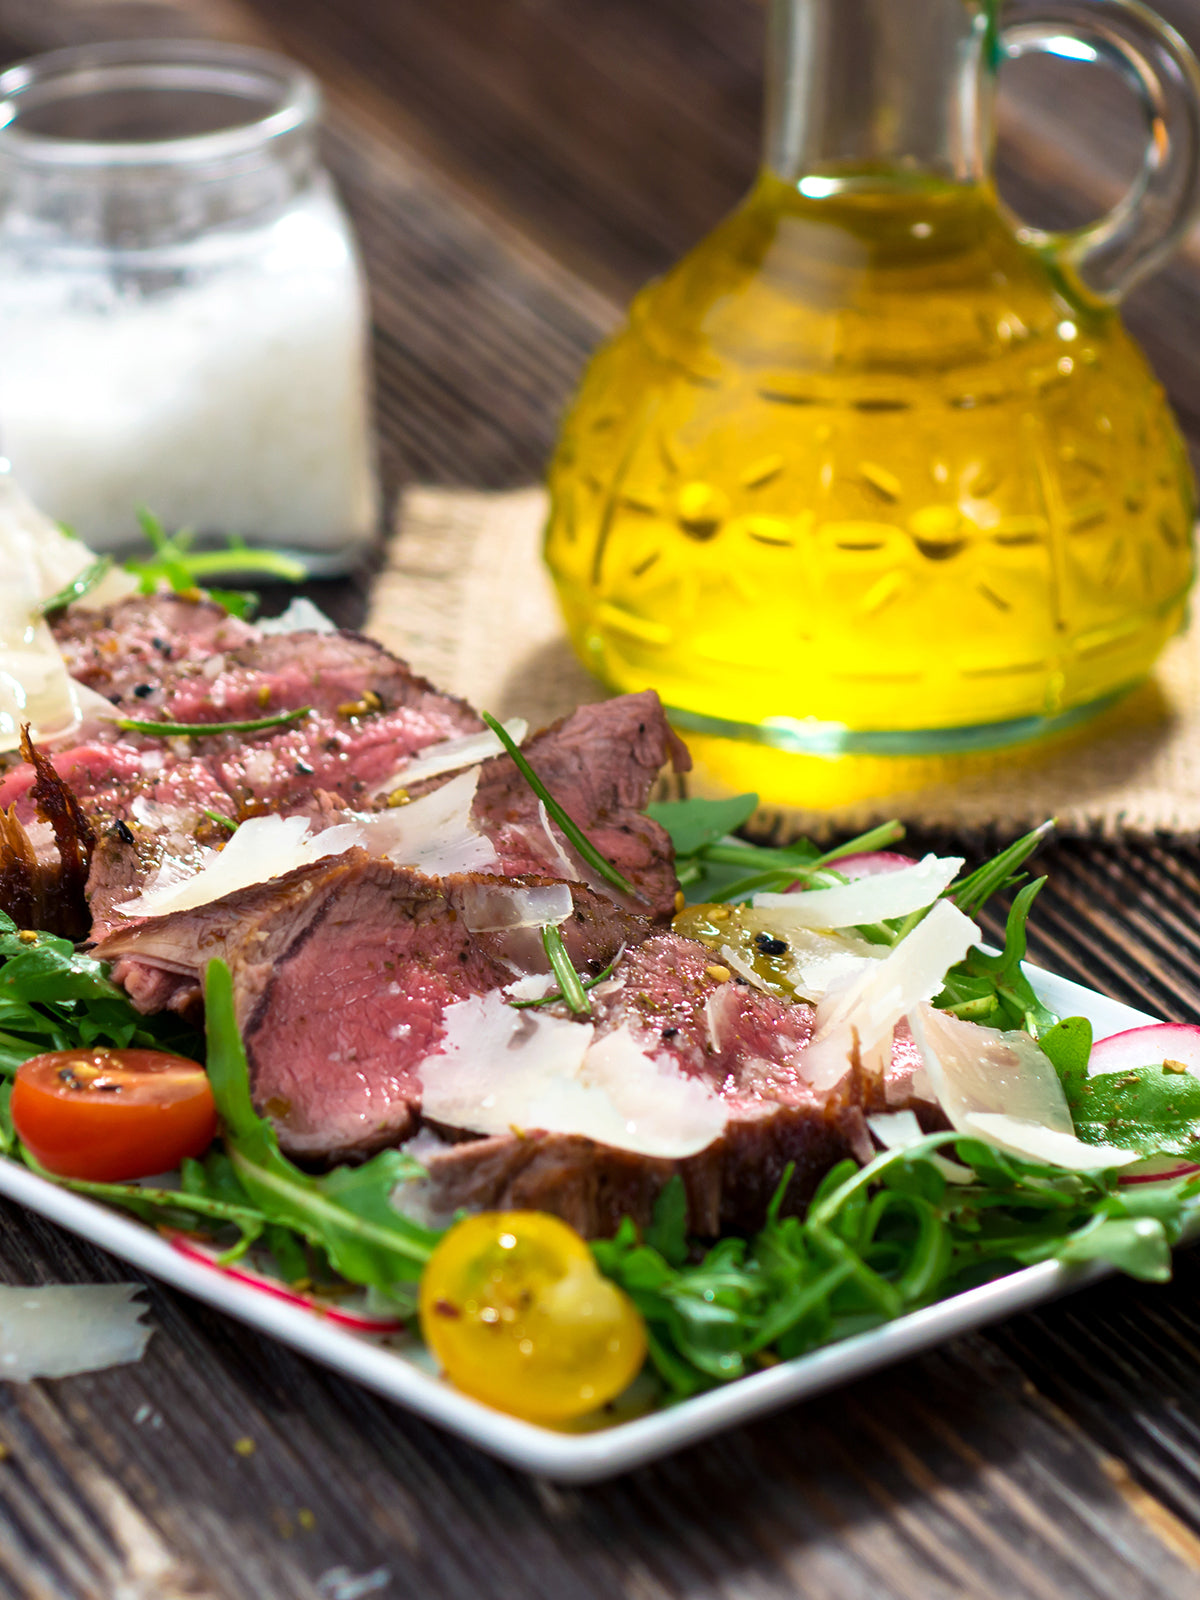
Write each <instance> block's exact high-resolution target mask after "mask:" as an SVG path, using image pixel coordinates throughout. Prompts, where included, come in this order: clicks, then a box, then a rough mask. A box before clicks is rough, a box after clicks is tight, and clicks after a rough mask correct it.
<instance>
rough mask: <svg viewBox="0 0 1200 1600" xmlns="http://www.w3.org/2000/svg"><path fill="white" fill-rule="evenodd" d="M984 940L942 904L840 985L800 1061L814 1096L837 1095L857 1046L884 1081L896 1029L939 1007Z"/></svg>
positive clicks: (822, 1007)
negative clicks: (949, 979)
mask: <svg viewBox="0 0 1200 1600" xmlns="http://www.w3.org/2000/svg"><path fill="white" fill-rule="evenodd" d="M897 876H898V874H897ZM876 881H879V880H876ZM797 898H799V896H797ZM978 938H979V929H978V928H977V927H976V926H975V924H974V923H973V922H972V921H971V919H970V917H967V916H964V915H963V913H962V912H961V911H960V910H959V909H958V907H957V906H954V905H951V903H950V902H949V901H948V900H939V901H938V903H937V904H936V905H935V906H934V907H933V909H932V911H930V913H929V915H928V916H927V917H926V918H925V919H924V920H923V921H922V922H920V923H918V924H917V926H916V927H915V928H914V929H913V930H912V932H911V933H910V934H909V935H908V936H907V937H906V938H904V939H902V940H901V941H900V943H899V944H897V945H894V946H893V947H892V949H891V950H890V951H889V952H888V954H887V955H886V956H885V957H884V959H883V960H882V961H878V962H873V963H872V964H871V965H870V966H867V967H864V969H863V970H862V971H861V972H860V973H858V974H857V975H854V976H852V977H850V978H849V979H847V980H845V981H843V982H842V983H840V984H835V985H833V986H832V987H831V988H830V989H829V992H828V993H827V994H826V996H825V998H824V999H823V1000H821V1001H820V1002H819V1004H818V1006H817V1015H816V1023H815V1028H814V1032H813V1038H812V1042H811V1043H810V1044H809V1046H808V1048H807V1049H806V1050H805V1051H804V1053H803V1055H802V1056H801V1057H800V1063H799V1066H800V1071H801V1073H802V1074H803V1075H804V1077H805V1078H806V1079H807V1081H808V1082H809V1083H810V1084H811V1085H812V1086H813V1088H814V1089H831V1088H832V1087H833V1086H834V1084H835V1083H838V1082H840V1080H841V1079H842V1078H843V1077H845V1075H846V1073H847V1071H848V1070H849V1068H850V1062H851V1057H852V1055H853V1051H854V1046H855V1041H856V1040H857V1043H858V1050H859V1057H860V1060H861V1062H862V1065H863V1067H864V1068H865V1069H866V1070H867V1071H868V1072H870V1073H873V1074H875V1075H876V1076H880V1077H881V1076H882V1075H883V1073H884V1071H885V1069H886V1067H887V1063H888V1060H889V1058H890V1055H891V1045H892V1033H893V1030H894V1029H895V1026H896V1024H897V1023H898V1022H899V1021H900V1019H901V1017H903V1016H904V1015H905V1014H906V1013H907V1012H909V1011H911V1010H912V1009H913V1007H914V1006H917V1005H919V1004H920V1003H921V1002H922V1001H924V1000H932V998H933V996H934V995H935V994H937V993H938V991H939V990H940V989H941V988H942V985H943V983H944V982H945V977H946V972H947V970H948V969H949V968H950V967H952V966H953V965H954V964H955V962H957V961H961V960H962V958H963V957H964V956H965V955H966V953H967V951H968V950H969V949H970V948H971V946H972V945H973V944H975V943H976V942H977V941H978Z"/></svg>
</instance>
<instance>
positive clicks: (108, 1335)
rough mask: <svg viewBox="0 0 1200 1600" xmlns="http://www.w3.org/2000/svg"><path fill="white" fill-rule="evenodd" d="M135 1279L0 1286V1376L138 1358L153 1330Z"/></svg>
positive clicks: (47, 1374)
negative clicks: (145, 1317)
mask: <svg viewBox="0 0 1200 1600" xmlns="http://www.w3.org/2000/svg"><path fill="white" fill-rule="evenodd" d="M141 1292H142V1285H141V1284H138V1283H94V1284H78V1283H72V1284H66V1283H56V1284H45V1285H39V1286H38V1287H36V1288H29V1289H20V1288H9V1287H0V1379H5V1378H7V1379H8V1380H9V1381H10V1382H14V1383H28V1382H29V1381H30V1379H32V1378H67V1377H70V1376H71V1374H72V1373H76V1372H101V1371H103V1370H104V1369H105V1368H106V1367H119V1366H123V1365H125V1364H126V1363H127V1362H130V1361H138V1360H140V1359H141V1357H142V1354H143V1352H144V1351H145V1349H146V1345H147V1344H148V1343H149V1341H150V1335H151V1334H152V1333H153V1331H154V1330H153V1328H150V1327H148V1326H147V1325H146V1324H145V1323H144V1322H143V1321H142V1320H141V1319H142V1317H143V1316H144V1315H145V1312H146V1307H145V1305H143V1304H142V1303H141V1302H140V1301H137V1300H135V1298H134V1296H135V1295H138V1294H140V1293H141Z"/></svg>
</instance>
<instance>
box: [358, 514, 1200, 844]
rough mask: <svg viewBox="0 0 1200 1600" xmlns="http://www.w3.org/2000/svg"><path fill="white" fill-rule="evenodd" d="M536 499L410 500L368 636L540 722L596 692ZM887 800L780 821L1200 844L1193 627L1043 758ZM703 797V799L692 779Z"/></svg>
mask: <svg viewBox="0 0 1200 1600" xmlns="http://www.w3.org/2000/svg"><path fill="white" fill-rule="evenodd" d="M544 514H545V498H544V495H543V492H542V491H541V490H540V489H522V490H517V491H514V492H510V493H504V494H483V493H474V492H466V491H459V490H433V489H413V490H410V491H409V492H408V493H407V494H406V495H405V496H404V498H403V500H402V502H401V506H400V512H399V518H398V525H397V528H396V531H395V533H394V534H393V536H392V538H391V540H390V542H389V546H388V549H387V553H386V561H385V566H384V569H383V571H382V572H381V574H380V576H379V578H378V579H377V581H376V585H375V588H374V590H373V593H372V600H371V607H370V613H369V617H368V621H367V631H368V632H370V633H372V634H373V635H374V636H375V637H376V638H378V639H379V640H381V641H382V642H383V643H385V644H386V645H387V646H388V647H389V648H390V649H392V650H394V651H395V652H396V654H397V655H400V656H403V657H404V658H405V659H406V660H407V661H409V662H411V663H412V665H413V666H414V667H416V668H417V670H418V671H420V672H423V673H425V674H426V675H427V676H428V677H430V678H431V679H432V680H433V681H434V682H435V683H436V684H438V686H439V687H441V688H445V689H449V690H452V691H454V692H455V693H457V694H461V695H463V696H464V697H465V698H466V699H467V700H469V701H470V702H471V703H472V704H473V705H475V706H480V707H485V708H486V709H487V710H489V711H492V712H493V713H495V714H496V715H497V716H501V717H505V716H513V715H518V714H519V715H521V716H524V717H526V718H528V720H529V721H530V722H531V723H532V724H533V725H534V726H535V727H536V726H539V725H541V724H543V723H546V722H550V721H552V720H553V719H554V718H555V717H559V716H562V715H563V714H564V713H565V712H567V711H570V710H571V709H572V708H573V707H574V706H576V705H578V704H579V703H580V702H581V701H585V700H597V699H601V698H602V697H603V696H604V694H605V692H606V691H605V690H604V688H603V686H602V685H601V684H599V683H598V682H597V681H596V679H594V678H593V677H592V676H591V675H590V674H589V673H588V672H586V671H585V670H584V668H583V667H581V666H580V665H579V663H578V662H577V661H576V659H575V657H574V656H573V655H572V653H571V650H570V647H569V645H568V644H567V641H566V637H565V635H564V633H563V627H562V622H561V619H560V616H559V612H558V606H557V602H556V600H555V596H554V591H553V589H552V586H551V584H550V580H549V578H548V577H547V576H546V573H545V571H544V569H543V567H542V564H541V558H540V537H541V529H542V522H543V518H544ZM897 770H898V772H899V773H900V775H901V776H900V781H899V782H898V783H897V784H896V786H895V787H894V788H892V790H891V792H890V793H887V794H883V795H881V796H880V797H879V798H878V799H875V800H871V801H869V802H860V803H858V804H855V805H853V806H849V807H843V808H841V809H839V810H835V811H828V810H820V811H818V810H814V809H813V808H811V807H806V806H805V804H804V801H803V796H797V804H796V805H795V807H794V809H792V810H790V811H789V812H788V813H787V816H786V819H785V820H786V822H787V823H788V824H791V825H792V826H794V827H798V828H805V829H807V830H809V831H812V832H815V833H817V834H824V833H827V832H829V831H830V830H831V829H834V828H836V829H839V830H840V829H855V830H857V829H858V828H861V827H867V826H869V825H870V824H871V823H872V822H875V821H879V820H881V819H883V818H887V817H893V816H898V817H900V818H901V819H903V820H904V821H906V822H910V823H914V824H918V825H925V826H928V827H930V828H952V829H959V830H962V829H966V830H972V831H974V830H988V831H990V830H992V829H993V828H994V829H997V830H1000V831H1004V832H1009V831H1014V830H1016V829H1020V828H1023V827H1029V826H1033V825H1035V824H1036V823H1038V822H1041V821H1042V820H1044V819H1045V818H1046V817H1051V816H1052V817H1057V819H1058V824H1059V829H1060V831H1064V832H1068V833H1103V834H1108V835H1115V834H1117V833H1138V834H1147V833H1155V832H1158V831H1164V830H1165V831H1171V832H1175V833H1200V628H1197V627H1196V626H1195V625H1193V626H1192V627H1191V628H1190V629H1189V630H1188V631H1187V632H1186V633H1185V634H1183V635H1182V636H1181V637H1180V638H1178V639H1176V640H1174V641H1173V642H1172V644H1171V645H1170V646H1168V648H1167V651H1166V652H1165V654H1164V656H1163V659H1162V662H1161V664H1160V666H1159V669H1158V672H1157V674H1156V677H1155V679H1154V681H1153V682H1151V683H1148V684H1146V685H1145V686H1144V687H1143V688H1141V689H1139V690H1138V691H1136V692H1135V693H1134V694H1132V695H1130V696H1128V697H1127V698H1126V699H1125V700H1124V701H1123V702H1122V703H1121V704H1120V705H1119V706H1117V707H1114V708H1113V709H1112V710H1111V711H1109V712H1108V713H1106V714H1105V715H1104V716H1101V717H1098V718H1095V719H1094V720H1092V721H1091V722H1089V723H1088V724H1087V725H1086V728H1085V729H1084V730H1081V731H1080V732H1078V733H1076V734H1073V735H1072V736H1070V738H1068V739H1066V740H1063V741H1061V742H1060V743H1059V744H1057V745H1055V746H1053V747H1038V746H1035V747H1033V748H1032V750H1031V751H1027V752H1025V753H1023V754H1021V755H1020V756H1014V754H1013V753H1012V752H1011V751H1009V752H999V753H997V754H995V755H989V756H985V757H976V758H972V759H971V760H969V761H966V762H958V763H956V764H955V765H954V766H950V765H948V764H944V765H942V766H940V767H939V766H937V765H936V764H934V763H923V764H922V770H921V774H920V781H919V783H917V784H915V785H913V784H912V783H911V769H909V771H908V772H907V773H906V772H905V771H904V769H897ZM699 787H700V788H704V787H705V784H704V780H703V776H702V775H701V779H700V784H699Z"/></svg>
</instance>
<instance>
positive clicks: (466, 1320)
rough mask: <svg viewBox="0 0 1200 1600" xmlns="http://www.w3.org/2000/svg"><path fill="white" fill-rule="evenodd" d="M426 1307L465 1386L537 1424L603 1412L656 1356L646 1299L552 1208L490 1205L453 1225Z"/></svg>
mask: <svg viewBox="0 0 1200 1600" xmlns="http://www.w3.org/2000/svg"><path fill="white" fill-rule="evenodd" d="M420 1313H421V1331H422V1333H423V1334H424V1335H425V1342H426V1343H427V1344H428V1345H429V1348H430V1349H431V1350H432V1351H433V1353H434V1355H435V1356H436V1357H437V1359H438V1360H439V1361H440V1362H441V1364H442V1367H443V1369H444V1371H445V1373H446V1376H447V1377H448V1378H449V1379H450V1381H451V1382H452V1383H453V1384H454V1385H455V1386H456V1387H457V1388H459V1389H462V1390H463V1391H464V1392H465V1393H466V1394H469V1395H473V1396H474V1397H475V1398H476V1399H477V1400H483V1401H485V1402H486V1404H488V1405H490V1406H495V1407H496V1409H497V1410H499V1411H507V1412H509V1413H510V1414H511V1415H513V1416H517V1417H525V1418H527V1419H529V1420H530V1421H532V1422H566V1421H568V1420H569V1419H570V1418H572V1417H581V1416H583V1415H585V1414H586V1413H587V1412H589V1411H594V1410H595V1409H596V1407H597V1406H601V1405H603V1404H604V1403H605V1402H606V1401H608V1400H612V1399H613V1398H614V1397H615V1396H616V1395H619V1394H620V1393H621V1391H622V1390H623V1389H625V1388H626V1387H627V1386H628V1385H629V1384H630V1383H632V1381H633V1379H634V1378H635V1377H636V1376H637V1374H638V1372H639V1371H640V1370H641V1366H642V1362H643V1361H644V1360H645V1357H646V1329H645V1325H644V1323H643V1322H642V1318H641V1315H640V1313H639V1312H638V1309H637V1307H636V1306H635V1305H634V1304H633V1302H632V1301H631V1300H630V1298H629V1296H628V1295H627V1294H625V1293H624V1291H623V1290H621V1289H619V1288H618V1287H617V1286H616V1284H615V1283H610V1282H609V1280H608V1279H607V1278H605V1277H604V1276H603V1275H602V1274H601V1273H600V1272H599V1270H598V1269H597V1267H596V1264H595V1261H594V1260H593V1259H592V1253H591V1251H590V1250H589V1249H588V1247H587V1245H586V1244H585V1242H584V1241H583V1240H582V1239H581V1238H580V1236H579V1235H578V1234H577V1233H576V1232H575V1230H574V1229H573V1228H569V1227H568V1226H567V1224H566V1223H565V1222H560V1221H559V1219H558V1218H557V1217H551V1216H547V1215H546V1213H545V1212H542V1211H485V1212H482V1213H481V1214H480V1215H479V1216H475V1217H467V1218H465V1219H464V1220H463V1221H462V1222H459V1223H457V1224H456V1225H455V1226H454V1227H453V1228H451V1229H450V1231H449V1233H447V1235H446V1237H445V1238H444V1239H443V1240H442V1241H441V1243H440V1244H439V1245H438V1246H437V1248H436V1249H435V1250H434V1252H433V1254H432V1255H431V1256H430V1258H429V1261H428V1263H427V1264H426V1267H425V1271H424V1272H423V1273H422V1275H421V1295H420Z"/></svg>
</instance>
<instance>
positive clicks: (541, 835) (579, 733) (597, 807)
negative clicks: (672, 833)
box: [474, 690, 691, 919]
mask: <svg viewBox="0 0 1200 1600" xmlns="http://www.w3.org/2000/svg"><path fill="white" fill-rule="evenodd" d="M524 754H525V756H526V758H527V759H528V761H529V764H530V766H532V768H533V770H534V771H535V772H536V773H537V775H538V777H539V778H541V780H542V782H543V783H544V784H545V785H546V787H547V789H549V791H550V793H551V794H552V795H553V796H554V798H555V799H556V800H557V801H558V802H559V804H560V805H561V806H562V807H563V809H564V811H566V813H567V814H568V816H570V817H571V818H572V819H573V820H574V821H575V822H577V823H578V824H579V826H580V827H581V828H582V829H583V831H584V832H585V833H586V834H587V836H588V838H589V839H591V841H592V843H593V844H594V845H595V846H596V848H597V849H598V850H599V851H600V852H601V854H602V855H604V856H607V858H608V860H609V861H611V862H612V864H613V865H614V866H615V867H616V868H617V869H618V871H620V872H621V873H623V874H624V876H625V877H626V878H628V879H629V881H630V882H631V883H632V884H633V885H634V887H635V888H636V889H637V891H638V895H639V897H640V902H639V903H638V904H637V905H636V909H638V910H642V911H646V910H647V909H648V910H649V912H650V914H651V915H652V916H656V917H660V918H664V919H665V918H669V917H670V916H671V914H672V913H673V912H674V910H675V891H676V889H677V887H678V885H677V882H676V879H675V865H674V862H675V856H674V851H673V850H672V848H671V842H670V840H669V839H668V837H667V834H666V832H665V830H664V829H663V828H661V827H660V826H659V825H658V823H657V822H652V821H651V820H650V818H649V817H646V816H643V815H642V812H643V811H644V809H645V806H646V802H647V801H648V800H649V798H650V792H651V790H652V789H653V787H654V783H655V780H656V779H657V778H658V775H659V773H660V772H661V771H662V769H663V767H664V766H665V765H666V764H667V762H668V761H669V762H670V763H671V765H672V766H673V768H674V770H675V771H676V772H686V771H687V769H688V768H689V767H690V766H691V757H690V756H689V755H688V753H687V750H686V748H685V747H684V745H683V744H682V743H681V742H680V740H679V739H678V737H677V736H676V735H675V734H674V733H673V732H672V730H671V728H670V725H669V724H668V722H667V719H666V716H665V715H664V713H663V708H662V704H661V702H660V701H659V698H658V696H657V695H656V694H655V693H653V691H651V690H647V691H646V692H645V693H644V694H627V695H621V696H619V697H618V698H617V699H615V700H604V701H601V702H600V703H599V704H597V705H590V706H580V708H579V709H578V711H574V712H572V714H571V715H570V716H569V717H563V718H562V719H561V720H560V721H558V722H556V723H554V724H553V725H552V726H551V727H549V728H546V729H545V730H544V731H543V732H541V733H539V734H536V735H535V736H534V737H533V738H532V739H530V740H529V741H528V743H527V744H526V745H525V747H524ZM474 815H475V819H476V821H477V822H478V824H479V826H480V827H481V829H482V830H483V831H484V832H485V833H487V835H488V836H489V838H490V839H491V840H492V841H493V843H494V844H495V846H496V849H497V851H498V853H499V855H500V859H501V861H502V862H503V863H504V869H505V871H506V872H510V873H517V872H546V871H551V872H553V873H554V875H555V876H556V877H574V878H578V879H580V881H582V882H585V883H590V884H591V885H592V887H593V888H596V889H599V890H600V891H601V892H602V893H604V894H610V895H611V894H612V893H613V890H612V889H611V888H610V887H609V886H608V885H607V884H605V883H604V882H603V880H600V879H597V878H595V877H594V875H593V874H592V872H591V869H590V868H588V867H587V866H586V865H585V864H584V863H583V862H582V861H581V860H580V859H579V858H578V857H577V856H576V855H575V853H574V851H573V850H572V849H571V848H570V846H569V845H567V843H566V841H565V839H564V838H563V836H562V835H561V834H560V833H559V832H558V830H557V829H555V830H554V842H552V841H551V839H549V838H548V837H547V834H546V830H545V828H544V827H543V825H542V822H541V818H540V816H539V814H538V801H537V796H536V795H535V794H534V793H533V791H532V790H531V789H530V787H529V785H528V784H527V783H526V782H525V780H524V778H522V776H521V774H520V773H519V772H518V771H517V769H516V766H515V765H514V764H513V762H512V761H511V760H510V759H509V757H508V756H497V757H495V759H493V760H492V761H489V762H487V763H485V765H484V768H483V771H482V773H481V774H480V779H479V789H478V792H477V794H476V797H475V809H474ZM555 843H557V845H558V848H559V850H560V851H562V852H564V853H565V855H566V858H567V862H568V863H570V864H571V866H572V867H573V870H572V871H568V870H567V867H566V864H565V863H564V862H563V860H562V856H561V855H559V856H556V854H555V848H554V845H555ZM629 904H630V907H631V909H633V908H635V906H634V902H629Z"/></svg>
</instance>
